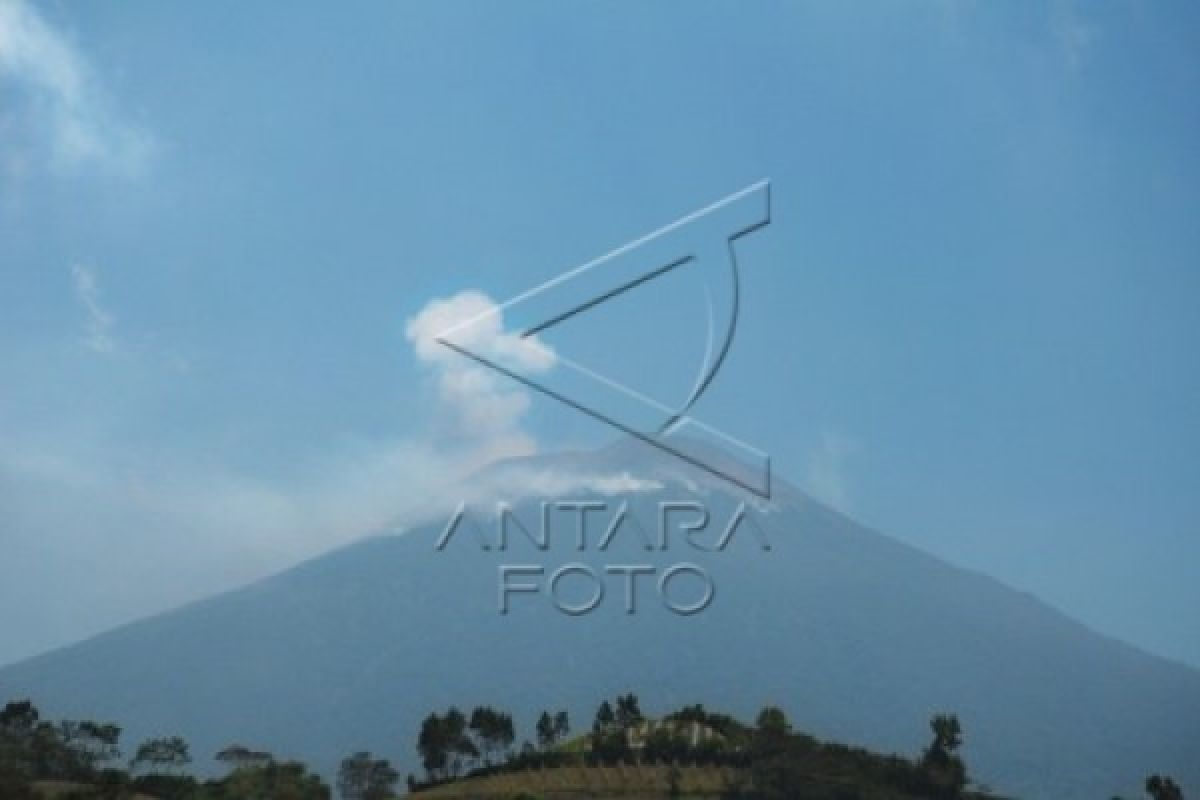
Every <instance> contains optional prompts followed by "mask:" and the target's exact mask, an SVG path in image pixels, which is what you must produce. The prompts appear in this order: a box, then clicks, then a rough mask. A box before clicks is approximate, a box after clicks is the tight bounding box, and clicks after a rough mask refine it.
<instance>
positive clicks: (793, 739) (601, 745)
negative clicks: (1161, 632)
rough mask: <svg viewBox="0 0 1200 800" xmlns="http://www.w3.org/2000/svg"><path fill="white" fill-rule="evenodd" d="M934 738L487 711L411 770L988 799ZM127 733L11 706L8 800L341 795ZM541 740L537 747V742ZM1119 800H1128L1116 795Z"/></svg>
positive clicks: (372, 776)
mask: <svg viewBox="0 0 1200 800" xmlns="http://www.w3.org/2000/svg"><path fill="white" fill-rule="evenodd" d="M929 728H930V733H931V739H930V742H929V744H928V746H927V747H925V748H924V750H923V751H922V752H921V753H920V754H919V756H918V757H916V758H915V759H909V758H904V757H902V756H898V755H890V756H883V755H879V754H877V753H872V752H870V751H868V750H866V749H863V748H854V747H848V746H846V745H843V744H838V743H831V742H822V741H819V740H818V739H816V738H815V737H812V736H810V735H808V734H805V733H801V732H797V731H794V730H793V729H792V725H791V722H790V721H789V720H788V718H787V715H786V714H785V713H784V712H783V711H782V710H781V709H779V708H776V707H766V708H763V709H762V710H761V711H760V712H759V713H758V715H757V716H756V718H755V719H754V722H753V723H752V724H746V723H743V722H741V721H739V720H738V719H736V718H734V717H732V716H730V715H727V714H722V713H718V712H712V711H708V710H706V709H705V708H704V707H703V706H702V705H693V706H685V707H683V708H681V709H679V710H677V711H675V712H672V713H669V714H667V715H665V716H663V717H661V718H659V719H656V720H651V719H649V718H647V717H646V715H644V714H643V713H642V710H641V704H640V701H639V699H638V697H637V695H635V694H633V693H632V692H630V693H627V694H623V695H620V696H618V697H616V698H614V699H613V701H612V702H610V701H609V700H604V701H602V702H601V703H600V705H599V706H598V707H597V709H596V712H595V714H594V715H593V718H592V722H591V726H590V728H588V729H586V733H584V734H581V735H578V736H576V737H574V738H572V737H571V724H570V719H569V717H568V714H567V712H566V711H565V710H557V711H551V710H549V709H547V710H545V711H542V712H541V714H540V715H539V716H538V717H537V719H536V723H535V725H534V730H533V736H534V741H530V740H529V739H525V740H524V741H523V742H522V744H521V745H520V747H516V746H515V742H516V739H517V735H516V734H517V731H516V726H515V724H514V722H513V716H512V714H510V713H508V712H506V711H503V710H501V709H497V708H494V707H492V706H478V707H476V708H474V709H473V710H472V711H471V712H470V714H464V713H463V712H461V711H459V710H458V709H457V708H453V707H452V708H449V709H447V710H446V711H444V712H440V713H438V712H434V713H430V714H429V715H428V716H426V717H425V718H424V720H422V722H421V724H420V728H419V730H418V731H417V736H416V750H417V755H418V756H419V758H420V761H421V764H422V767H423V769H424V771H425V775H424V779H423V780H418V778H417V777H416V776H415V775H412V774H410V775H409V776H408V778H407V789H408V792H409V794H414V793H419V792H421V791H422V790H424V789H427V788H430V787H433V786H437V785H439V784H442V783H447V782H452V781H456V780H460V779H463V778H469V777H480V776H485V775H489V774H494V773H497V772H520V771H524V770H533V769H547V768H554V767H562V766H601V765H612V764H660V765H669V767H670V772H669V773H668V774H669V775H671V786H672V793H673V794H674V793H677V791H678V787H679V782H678V781H679V776H680V775H681V774H682V773H681V772H680V767H684V766H701V767H702V766H709V765H711V766H721V767H732V768H733V769H730V770H726V771H725V772H724V773H723V774H727V775H729V776H732V777H731V778H730V782H729V783H728V785H727V786H726V787H725V792H724V796H725V797H728V798H730V800H738V799H739V798H740V799H743V800H788V799H790V798H798V797H801V796H802V797H804V798H806V800H808V799H810V798H826V797H828V798H841V797H861V798H870V797H893V798H894V797H912V798H922V799H923V800H964V799H967V800H970V799H975V798H986V797H989V795H988V794H987V793H986V792H984V791H983V790H981V789H972V788H971V787H970V782H969V778H968V772H967V767H966V764H965V762H964V760H963V758H962V754H961V748H962V743H963V729H962V725H961V723H960V722H959V720H958V717H957V716H955V715H954V714H949V713H947V714H935V715H934V716H933V717H932V718H931V719H930V721H929ZM121 735H122V729H121V727H120V726H119V725H117V724H115V723H111V722H98V721H94V720H60V721H52V720H47V719H43V718H42V716H41V713H40V712H39V710H38V709H37V707H36V706H35V705H34V704H33V703H32V702H30V701H29V700H20V701H14V702H10V703H8V704H7V705H5V706H4V707H3V708H2V709H0V798H2V799H3V800H35V798H39V794H38V788H39V786H41V787H43V788H44V787H45V786H46V785H47V784H54V785H55V786H56V788H55V792H54V796H55V797H56V798H62V800H76V799H78V800H84V798H93V799H95V800H130V798H133V797H135V796H137V795H143V796H150V797H154V798H160V799H161V800H331V798H332V796H333V790H332V789H331V787H330V786H329V785H328V784H326V783H325V782H324V781H323V780H322V778H321V777H320V776H318V775H315V774H313V773H312V772H310V771H309V769H308V767H307V766H306V765H304V764H303V763H301V762H298V761H294V760H281V759H277V758H276V757H275V756H274V755H273V754H271V753H270V752H267V751H261V750H255V749H252V748H249V747H246V746H243V745H230V746H228V747H226V748H225V749H223V750H221V751H220V752H219V753H217V754H215V758H216V760H217V761H218V762H220V763H221V764H223V765H224V766H225V767H226V774H225V775H224V776H223V777H220V778H213V779H209V780H203V781H201V780H199V779H197V778H196V777H194V776H193V775H191V774H189V772H188V768H189V766H190V765H191V764H192V754H191V751H190V747H189V745H188V743H187V742H186V741H185V740H184V739H183V738H182V737H179V736H160V737H154V738H150V739H147V740H145V741H143V742H141V743H140V744H138V745H137V747H135V748H133V750H132V755H131V756H130V757H129V759H128V761H123V760H122V759H123V752H122V747H121ZM535 742H536V743H535ZM399 782H400V775H399V772H398V770H397V769H396V768H395V767H394V766H393V765H392V764H391V762H390V761H388V760H387V759H384V758H378V757H376V756H374V755H372V754H371V753H370V752H369V751H359V752H355V753H353V754H351V755H349V756H347V757H346V758H345V759H343V760H342V762H341V764H340V767H339V769H338V773H337V777H336V786H337V790H338V794H339V796H340V797H341V798H342V800H389V799H390V798H394V797H396V796H397V791H398V789H397V787H398V784H399ZM1144 788H1145V791H1146V794H1147V795H1148V796H1149V797H1150V798H1151V800H1183V791H1182V789H1181V788H1180V787H1179V785H1178V784H1176V783H1175V781H1174V780H1173V779H1172V778H1170V777H1169V776H1165V775H1159V774H1153V775H1150V776H1149V777H1148V778H1147V779H1146V781H1145V784H1144ZM1114 800H1120V799H1119V798H1114Z"/></svg>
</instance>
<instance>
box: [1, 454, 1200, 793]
mask: <svg viewBox="0 0 1200 800" xmlns="http://www.w3.org/2000/svg"><path fill="white" fill-rule="evenodd" d="M469 489H470V493H471V497H470V498H469V499H471V500H472V501H473V502H472V503H471V504H469V505H468V506H467V507H466V508H465V509H464V511H463V516H462V518H461V519H460V520H459V524H458V525H457V526H456V527H454V528H453V532H452V534H451V535H450V537H449V540H448V541H447V542H445V546H444V547H443V548H441V549H438V547H437V544H438V541H439V539H441V538H443V537H444V534H445V531H446V529H447V528H448V525H447V523H448V521H449V520H451V519H452V517H453V516H454V511H455V509H454V508H447V509H446V510H445V514H444V515H443V516H441V517H439V518H438V519H436V520H434V521H433V522H431V523H429V524H428V525H425V526H421V527H417V528H415V529H413V530H411V531H408V532H406V533H405V534H403V535H390V536H377V537H373V538H369V539H365V540H363V541H361V542H359V543H357V544H354V545H352V546H350V547H346V548H344V549H341V550H338V551H335V552H332V553H329V554H327V555H325V556H322V557H320V558H316V559H314V560H312V561H309V562H307V563H304V564H301V565H300V566H297V567H295V568H294V569H291V570H288V571H286V572H284V573H282V574H279V575H277V576H275V577H272V578H269V579H267V580H263V581H261V582H258V583H255V584H253V585H250V586H247V587H245V588H243V589H240V590H237V591H233V592H229V593H226V594H222V595H219V596H216V597H213V598H210V599H208V600H205V601H202V602H199V603H195V604H193V605H189V606H186V607H184V608H181V609H178V610H175V611H171V612H168V613H165V614H161V615H158V616H155V617H151V618H149V619H146V620H143V621H140V622H137V623H134V624H131V625H128V626H125V627H122V628H119V629H117V630H114V631H111V632H109V633H106V634H104V635H101V636H98V637H96V638H93V639H90V640H88V641H84V642H81V643H79V644H76V645H73V646H71V647H67V648H64V649H61V650H58V651H55V652H51V653H48V654H45V655H42V656H39V657H37V658H34V659H31V660H28V661H25V662H22V663H19V664H16V665H13V666H10V667H8V668H5V669H3V670H0V696H3V695H8V696H25V695H28V696H31V697H33V698H34V699H35V701H37V702H38V703H39V704H40V705H41V706H42V707H43V709H44V710H45V711H46V712H48V713H50V714H51V715H54V716H86V717H96V718H101V719H113V720H116V721H120V722H121V723H123V724H124V725H125V726H126V729H127V736H126V740H125V741H126V745H127V747H128V746H131V745H132V744H135V743H136V741H137V739H138V738H139V737H142V736H147V735H155V734H166V733H178V734H181V735H183V736H185V737H186V738H188V739H189V741H191V742H192V744H193V750H194V752H195V753H197V754H198V755H207V754H211V753H215V752H216V751H217V750H218V749H219V748H221V747H223V746H225V745H228V744H230V743H231V742H234V741H237V742H241V743H243V744H247V745H250V746H253V747H256V748H268V749H270V750H272V751H274V752H275V753H277V754H280V755H286V756H290V757H296V758H301V759H304V760H306V761H308V762H309V763H311V764H313V765H314V766H315V767H316V768H317V769H319V770H321V771H322V772H324V773H325V774H326V775H327V776H331V775H332V773H333V771H334V770H335V769H336V764H337V763H338V761H339V760H340V758H341V757H342V756H343V755H345V754H347V753H350V752H352V751H354V750H358V749H370V750H372V751H374V752H376V753H379V754H382V755H385V756H388V757H390V758H392V759H393V760H394V761H395V762H398V763H399V764H400V766H401V767H402V768H403V769H404V770H410V769H411V770H413V771H416V770H417V767H418V763H417V759H416V756H415V749H414V745H415V738H416V733H417V729H418V726H419V724H420V721H421V719H422V718H423V717H424V716H425V715H426V714H428V713H429V712H430V711H434V710H443V709H445V708H446V707H448V706H450V705H457V706H460V707H467V708H468V709H469V708H470V707H472V706H474V705H477V704H491V705H495V706H500V707H503V708H506V709H509V710H511V711H513V712H514V716H515V718H516V721H517V723H518V727H519V731H520V734H521V735H522V736H528V737H529V738H533V737H532V730H533V721H534V718H535V716H536V714H537V713H538V712H540V711H541V709H542V708H543V707H550V708H555V709H557V708H566V709H568V710H569V712H570V718H571V721H572V725H573V728H574V729H575V730H576V731H582V730H584V729H585V728H586V727H588V726H590V723H591V717H592V713H593V712H594V710H595V708H596V705H597V704H598V703H599V701H600V700H601V699H603V698H606V697H612V696H613V695H615V694H617V693H618V692H624V691H628V690H632V691H635V692H637V693H638V694H639V695H640V696H641V698H642V702H643V708H644V710H646V711H647V713H649V714H651V715H655V714H659V713H664V712H667V711H670V710H674V709H676V708H678V707H680V706H683V705H685V704H692V703H705V704H707V705H709V706H711V707H716V708H720V709H722V710H727V711H730V712H732V713H735V714H737V715H739V716H741V717H743V718H745V719H752V718H753V715H754V713H755V712H756V711H757V710H758V709H759V708H760V707H762V706H764V705H768V704H775V705H779V706H781V707H783V708H784V709H785V710H786V711H787V712H788V714H789V716H790V717H791V719H792V721H793V724H794V725H795V726H796V727H797V728H799V729H802V730H805V731H808V732H812V733H814V734H816V735H818V736H821V737H826V738H830V739H839V740H844V741H849V742H855V743H861V744H864V745H867V746H870V747H872V748H873V749H876V750H882V751H885V752H891V751H895V752H903V753H907V754H915V753H917V752H918V751H919V749H920V748H921V747H922V746H924V745H925V744H926V743H927V740H928V729H927V720H928V718H929V717H930V716H931V714H933V713H934V712H936V711H943V710H947V711H953V712H955V713H957V714H958V716H959V718H960V719H961V720H962V723H963V728H964V731H965V746H964V750H963V754H964V757H965V759H966V762H967V765H968V768H969V770H970V773H971V775H972V777H973V778H974V779H975V780H977V781H979V782H982V783H986V784H988V785H990V786H992V787H994V788H995V789H997V790H1000V791H1003V792H1007V793H1010V794H1014V795H1017V796H1020V797H1028V798H1055V799H1056V800H1061V799H1063V798H1066V799H1067V800H1070V799H1071V798H1081V799H1082V798H1099V797H1109V796H1111V795H1112V794H1113V793H1116V792H1125V793H1129V794H1133V795H1136V794H1137V790H1138V787H1139V786H1140V784H1141V781H1142V780H1143V778H1144V777H1145V775H1146V774H1148V773H1149V772H1164V773H1168V774H1172V775H1174V776H1175V778H1176V780H1177V781H1179V782H1180V783H1181V784H1182V785H1183V786H1184V788H1185V790H1186V789H1187V788H1189V787H1200V757H1197V756H1200V752H1198V751H1197V747H1198V745H1200V672H1197V671H1196V670H1193V669H1190V668H1187V667H1185V666H1182V665H1179V664H1176V663H1172V662H1170V661H1167V660H1164V659H1161V658H1157V657H1155V656H1152V655H1149V654H1147V653H1144V652H1142V651H1139V650H1137V649H1135V648H1133V647H1131V646H1128V645H1126V644H1123V643H1121V642H1118V641H1115V640H1113V639H1110V638H1107V637H1105V636H1101V635H1099V634H1097V633H1095V632H1093V631H1091V630H1089V629H1087V628H1086V627H1084V626H1082V625H1080V624H1079V623H1077V622H1074V621H1072V620H1071V619H1069V618H1068V617H1066V616H1064V615H1063V614H1061V613H1059V612H1058V611H1056V610H1054V609H1052V608H1050V607H1048V606H1047V605H1045V604H1043V603H1041V602H1039V601H1038V600H1037V599H1035V598H1034V597H1032V596H1030V595H1028V594H1024V593H1021V592H1017V591H1014V590H1012V589H1010V588H1008V587H1006V586H1004V585H1003V584H1001V583H999V582H997V581H995V580H993V579H991V578H988V577H986V576H984V575H981V574H978V573H975V572H970V571H967V570H963V569H959V568H956V567H954V566H952V565H950V564H947V563H945V562H943V561H940V560H938V559H936V558H933V557H931V556H929V555H926V554H924V553H921V552H920V551H918V550H915V549H913V548H911V547H908V546H906V545H903V544H901V543H899V542H897V541H895V540H893V539H890V538H888V537H886V536H884V535H881V534H879V533H876V532H874V531H871V530H867V529H865V528H863V527H862V526H860V525H857V524H856V523H855V522H853V521H852V520H850V519H848V518H846V517H845V516H842V515H841V514H838V513H836V512H834V511H832V510H830V509H828V508H825V507H823V506H821V505H820V504H818V503H816V502H814V501H813V500H811V499H810V498H808V497H806V496H804V495H803V494H802V493H800V492H799V491H797V490H796V489H794V488H792V487H789V486H787V485H786V484H781V483H780V482H779V481H776V490H775V491H774V492H773V495H772V499H771V501H770V502H764V501H761V500H760V499H758V498H755V497H753V496H749V495H745V494H744V493H741V492H740V491H738V490H735V489H733V488H732V487H731V486H730V485H728V484H726V483H724V482H722V481H721V480H720V479H719V478H717V477H715V476H713V475H710V474H708V473H705V472H702V471H700V470H696V469H693V468H690V467H687V466H685V465H683V464H682V462H679V461H677V460H674V459H671V458H669V457H667V456H665V455H662V454H658V453H657V452H656V451H653V450H652V449H651V448H648V447H646V446H645V445H641V444H638V443H631V444H626V445H620V446H616V447H613V448H609V449H606V450H603V451H599V452H597V453H576V454H568V455H554V456H543V457H534V458H530V459H522V460H516V461H510V462H505V463H502V464H498V465H496V466H494V467H492V468H490V469H488V470H486V471H484V472H483V473H481V474H480V475H478V476H477V478H476V479H475V481H473V482H472V484H471V486H470V487H469ZM497 498H499V499H502V500H506V501H508V502H510V503H511V506H512V510H511V512H506V513H505V514H504V515H503V519H504V524H505V526H506V528H505V529H506V531H507V535H508V536H509V539H510V540H509V541H508V546H507V548H505V549H503V550H502V549H500V548H499V547H498V546H497V542H496V539H497V537H498V535H499V532H500V523H499V520H498V518H497V516H496V514H495V513H494V508H495V506H494V505H492V501H494V500H495V499H497ZM563 499H569V500H573V501H581V502H587V503H594V504H605V508H596V509H593V510H591V511H584V512H580V511H578V510H573V509H571V508H562V507H558V506H556V505H554V504H553V502H552V501H555V500H563ZM545 502H549V503H550V504H549V505H544V503H545ZM743 502H744V503H746V506H745V508H746V512H745V515H744V516H743V517H742V518H740V521H738V522H737V524H736V525H735V526H734V527H733V535H732V537H730V538H729V539H728V541H727V546H726V547H725V548H724V549H723V550H713V549H710V550H704V549H700V548H698V547H694V546H692V545H691V544H689V540H688V537H687V535H686V532H685V531H682V530H680V527H681V526H683V525H687V524H688V523H690V522H692V521H694V520H695V519H697V518H698V516H699V512H698V511H697V510H696V507H697V504H702V505H703V507H704V508H705V509H707V513H708V514H709V517H710V522H709V525H708V527H707V529H706V530H704V531H700V532H697V533H696V534H694V540H695V541H696V542H698V543H700V544H704V545H706V546H708V547H710V548H712V547H713V546H714V544H715V543H716V542H717V541H719V539H720V537H721V536H722V535H724V534H723V532H725V531H726V529H727V528H728V526H729V522H730V520H731V519H734V520H737V519H738V518H737V516H736V514H737V509H738V508H739V504H741V503H743ZM623 503H624V504H627V505H626V508H627V513H626V514H625V516H624V517H622V520H623V521H621V522H620V524H618V525H617V526H616V527H615V529H614V533H613V534H612V536H611V542H610V546H609V547H608V548H607V549H603V550H601V549H600V548H599V547H598V543H599V540H601V539H602V538H603V537H604V534H605V533H606V531H607V530H608V528H609V527H610V526H612V523H613V520H614V519H616V518H617V517H618V516H619V514H618V512H619V510H620V508H621V506H622V504H623ZM663 504H667V510H666V512H665V518H666V519H667V521H668V523H669V524H667V525H665V526H664V525H662V524H661V522H662V520H663V518H664V512H663ZM671 504H674V505H671ZM543 508H546V509H548V510H547V511H546V512H545V514H546V516H545V517H544V518H543ZM581 514H582V516H583V517H585V518H586V519H587V520H588V523H587V526H586V530H587V541H586V542H585V548H584V549H583V550H580V549H578V542H577V531H576V526H577V524H578V520H579V518H580V516H581ZM543 520H545V521H548V522H549V525H548V538H549V541H550V545H549V547H548V548H547V549H545V550H543V549H539V548H538V547H537V546H535V544H534V543H533V541H531V537H537V536H538V535H539V532H540V526H541V525H542V523H543ZM522 526H523V527H522ZM664 527H665V528H666V529H667V533H668V547H667V549H666V550H662V549H660V548H657V547H656V549H654V550H648V549H647V546H646V540H648V541H649V542H650V543H651V544H653V545H657V544H658V536H659V529H660V528H664ZM764 540H765V542H766V543H767V545H769V549H766V548H764V545H763V542H764ZM481 541H490V547H489V549H484V547H483V546H482V545H481ZM683 563H686V564H693V565H696V567H699V568H702V569H704V570H706V571H707V574H708V575H709V576H710V579H711V582H712V584H711V585H712V587H713V588H714V593H713V596H712V599H711V603H710V604H709V605H708V607H707V608H705V609H704V610H702V611H700V612H698V613H693V614H690V615H681V614H677V613H675V612H673V611H671V610H669V609H668V608H666V607H665V606H664V604H663V602H662V600H661V598H660V593H659V591H658V589H657V588H656V585H657V581H658V580H659V579H661V577H662V576H663V574H664V573H665V572H666V571H667V570H668V569H669V568H671V567H672V566H673V565H678V564H683ZM502 564H507V565H518V566H521V565H524V566H530V567H532V566H541V567H543V568H544V570H545V574H543V575H542V576H540V577H539V576H537V575H534V574H532V573H531V572H526V573H520V574H515V575H512V576H510V583H511V584H513V585H516V584H520V583H525V582H533V581H537V582H538V583H539V584H540V585H541V586H542V587H543V588H544V587H545V584H546V583H547V582H548V581H549V578H550V574H551V573H553V572H554V570H556V569H558V568H559V567H560V566H562V565H565V564H577V565H584V566H576V567H573V568H571V570H569V571H568V572H567V574H565V575H564V576H563V577H562V579H561V582H560V583H559V584H558V589H559V590H560V600H561V601H562V602H563V603H567V604H570V603H575V604H580V603H582V602H584V601H585V600H587V599H588V598H587V594H588V592H589V591H590V587H591V586H592V583H591V579H590V578H589V577H588V576H587V575H586V574H585V572H584V567H585V566H586V567H587V568H590V569H592V570H594V571H595V574H596V575H598V576H599V577H600V578H601V579H603V580H604V582H605V586H606V592H605V595H604V597H603V600H602V602H600V603H599V605H598V606H597V607H596V608H595V610H593V611H591V612H590V613H583V614H577V615H571V614H566V613H563V612H562V611H560V610H558V609H557V608H556V607H555V605H554V602H553V600H552V599H551V598H550V597H548V596H546V595H545V594H544V593H542V594H536V595H535V594H532V593H528V592H511V593H510V594H509V595H508V603H509V612H508V613H507V614H501V613H499V611H498V598H499V595H500V591H499V567H500V565H502ZM629 565H646V566H647V567H653V568H654V569H655V573H654V574H653V575H640V576H637V577H636V578H635V588H636V590H637V593H636V595H635V599H636V601H637V608H636V612H635V613H627V611H626V607H625V605H626V601H627V596H626V589H627V586H626V583H625V577H624V576H623V575H622V574H613V573H609V572H606V567H613V566H616V567H621V566H629ZM163 568H164V569H169V568H170V566H169V565H164V567H163ZM690 569H691V568H685V569H684V570H682V571H677V572H675V573H672V577H671V578H670V579H669V582H668V585H667V594H668V597H669V598H670V600H671V602H673V603H676V604H677V605H684V604H687V603H690V602H692V601H693V600H695V599H697V598H699V597H700V596H701V594H702V590H703V589H704V585H705V584H704V583H703V582H702V581H701V579H700V578H699V577H698V576H697V574H696V573H695V572H692V571H689V570H690Z"/></svg>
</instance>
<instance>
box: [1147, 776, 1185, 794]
mask: <svg viewBox="0 0 1200 800" xmlns="http://www.w3.org/2000/svg"><path fill="white" fill-rule="evenodd" d="M1146 794H1148V795H1150V796H1151V797H1152V798H1154V800H1183V790H1182V789H1180V788H1179V786H1178V784H1176V783H1175V781H1173V780H1171V779H1170V778H1168V777H1167V776H1165V775H1151V776H1150V777H1148V778H1146Z"/></svg>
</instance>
